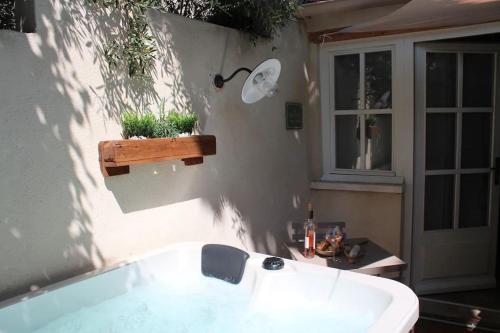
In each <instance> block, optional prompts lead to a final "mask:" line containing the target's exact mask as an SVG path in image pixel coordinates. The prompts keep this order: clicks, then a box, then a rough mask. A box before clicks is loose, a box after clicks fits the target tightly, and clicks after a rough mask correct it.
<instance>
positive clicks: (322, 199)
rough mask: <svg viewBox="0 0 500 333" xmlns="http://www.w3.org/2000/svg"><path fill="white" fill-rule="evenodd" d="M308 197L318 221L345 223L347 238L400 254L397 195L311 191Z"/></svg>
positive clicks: (399, 216)
mask: <svg viewBox="0 0 500 333" xmlns="http://www.w3.org/2000/svg"><path fill="white" fill-rule="evenodd" d="M311 196H312V202H313V205H314V206H315V207H316V212H317V213H316V217H317V220H318V221H321V222H345V223H346V228H347V235H348V237H349V238H358V237H368V238H369V239H370V240H372V241H374V242H375V243H377V244H378V245H380V246H382V247H383V248H384V249H386V250H388V251H389V252H392V253H394V254H395V255H399V254H400V245H401V244H400V233H401V195H400V194H395V193H370V192H353V191H330V190H314V191H312V193H311Z"/></svg>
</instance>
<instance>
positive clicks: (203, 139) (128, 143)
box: [99, 109, 216, 177]
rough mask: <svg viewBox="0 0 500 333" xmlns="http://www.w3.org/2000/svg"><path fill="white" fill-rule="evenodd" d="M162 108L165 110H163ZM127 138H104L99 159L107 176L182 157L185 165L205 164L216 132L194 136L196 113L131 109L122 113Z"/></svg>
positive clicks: (210, 152)
mask: <svg viewBox="0 0 500 333" xmlns="http://www.w3.org/2000/svg"><path fill="white" fill-rule="evenodd" d="M161 110H162V109H161ZM121 122H122V130H123V132H122V134H123V137H124V140H113V141H101V142H100V143H99V161H100V164H101V171H102V173H103V175H104V176H105V177H108V176H116V175H122V174H127V173H129V172H130V168H129V166H130V165H132V164H145V163H154V162H159V161H165V160H174V159H181V160H183V161H184V164H185V165H195V164H201V163H203V156H205V155H215V153H216V140H215V136H213V135H192V134H193V132H194V130H195V128H196V124H197V122H198V117H197V116H196V114H194V113H178V112H176V111H170V112H168V113H165V112H164V111H163V110H162V111H161V112H160V115H159V116H155V115H154V114H153V113H152V112H149V111H146V112H140V111H135V110H129V111H127V112H125V113H123V114H122V119H121Z"/></svg>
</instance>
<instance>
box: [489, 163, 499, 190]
mask: <svg viewBox="0 0 500 333" xmlns="http://www.w3.org/2000/svg"><path fill="white" fill-rule="evenodd" d="M490 169H491V171H493V172H494V174H493V177H494V179H495V185H498V183H499V181H500V157H497V158H495V166H494V167H492V168H490Z"/></svg>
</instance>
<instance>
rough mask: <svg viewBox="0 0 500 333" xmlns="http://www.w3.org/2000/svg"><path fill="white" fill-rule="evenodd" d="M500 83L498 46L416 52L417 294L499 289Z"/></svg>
mask: <svg viewBox="0 0 500 333" xmlns="http://www.w3.org/2000/svg"><path fill="white" fill-rule="evenodd" d="M497 77H498V54H497V49H495V46H491V45H474V44H470V45H464V44H461V45H456V44H422V45H419V46H417V47H416V49H415V179H414V182H415V184H414V189H415V193H414V198H415V199H414V200H415V201H414V230H413V269H412V284H413V287H414V288H415V290H416V292H417V293H419V294H429V293H438V292H445V291H458V290H469V289H479V288H488V287H493V286H494V285H495V262H496V242H497V224H498V205H499V198H498V188H499V186H498V183H499V176H500V175H499V174H498V172H499V171H500V170H498V169H496V168H497V167H500V165H498V163H497V157H500V144H499V138H500V131H499V129H500V123H499V118H500V117H497V114H496V110H495V108H496V105H498V103H499V100H498V95H499V94H498V93H497V92H498V85H497V83H496V79H497Z"/></svg>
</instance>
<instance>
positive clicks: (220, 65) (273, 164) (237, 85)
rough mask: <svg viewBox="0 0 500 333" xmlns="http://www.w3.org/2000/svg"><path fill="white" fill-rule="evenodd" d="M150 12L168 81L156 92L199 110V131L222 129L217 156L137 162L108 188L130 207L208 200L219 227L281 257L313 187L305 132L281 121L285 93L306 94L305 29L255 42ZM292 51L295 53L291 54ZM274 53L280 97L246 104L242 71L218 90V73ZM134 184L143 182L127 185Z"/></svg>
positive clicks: (160, 71) (160, 70)
mask: <svg viewBox="0 0 500 333" xmlns="http://www.w3.org/2000/svg"><path fill="white" fill-rule="evenodd" d="M150 14H151V20H152V22H153V24H152V26H153V30H154V35H155V37H156V38H157V41H158V45H159V63H160V68H158V69H157V72H158V73H157V75H158V76H159V77H160V78H163V79H164V80H165V82H164V83H161V86H160V87H161V88H160V89H159V90H160V91H170V96H169V97H167V103H170V105H171V106H172V107H173V108H175V109H177V110H193V111H195V112H196V113H197V114H198V115H199V118H200V122H201V127H202V131H203V132H204V133H205V134H214V135H216V136H217V155H216V156H209V157H206V158H205V163H204V164H203V165H202V166H194V167H185V166H183V164H182V163H181V162H173V163H172V162H167V163H159V164H153V165H143V166H132V169H131V173H130V174H129V175H125V176H119V177H114V178H113V177H111V178H107V179H106V186H107V187H108V189H110V190H111V191H112V192H113V194H114V195H115V197H116V199H117V201H118V203H119V205H120V207H121V209H122V210H123V211H124V212H126V213H127V212H134V211H140V210H144V209H150V208H155V207H160V206H165V205H169V204H173V203H177V202H182V201H187V200H191V199H195V198H202V199H203V200H204V201H205V202H206V203H208V204H209V205H210V207H211V209H212V211H213V212H214V221H213V224H214V225H216V224H223V223H231V228H232V229H233V230H234V232H235V233H236V235H237V236H238V238H239V239H240V240H241V242H242V243H243V244H248V245H249V246H250V247H253V248H256V249H257V250H258V251H261V252H267V253H277V254H282V255H284V254H285V253H284V252H281V251H282V249H281V248H280V243H281V241H282V240H284V239H285V238H286V237H287V232H286V223H287V222H288V221H296V220H297V216H302V215H303V214H302V212H303V205H304V203H305V202H304V201H306V200H307V197H305V194H306V193H308V189H307V188H308V177H307V172H308V171H307V162H306V161H307V158H306V149H305V142H303V139H302V138H301V132H297V131H295V132H292V131H286V129H285V119H284V111H285V110H284V105H285V101H286V100H293V101H297V100H298V101H303V100H306V93H307V92H306V89H305V77H304V72H303V71H304V63H303V61H304V57H305V55H304V54H301V52H304V51H303V50H300V49H301V48H304V47H305V43H304V39H303V38H304V36H303V35H301V33H300V28H299V27H297V26H293V27H289V29H290V30H289V31H288V33H289V34H290V35H292V36H294V37H296V38H291V39H285V38H283V39H281V38H278V39H277V40H276V41H275V42H270V41H261V42H259V43H258V45H257V46H254V45H253V44H252V43H251V42H250V41H249V38H248V36H247V35H245V34H242V33H239V32H237V31H234V30H231V29H227V28H223V27H219V26H215V25H212V24H207V23H203V22H198V21H190V20H186V19H185V18H183V17H179V16H176V15H170V14H162V13H159V12H151V13H150ZM290 52H297V57H291V58H290V57H287V58H286V59H285V57H284V55H286V54H287V53H290ZM271 57H277V58H280V59H281V60H282V62H283V66H284V71H283V72H282V76H281V78H280V81H281V82H284V83H289V84H288V86H286V87H287V89H283V91H282V92H281V93H280V95H281V96H278V97H276V98H272V99H264V100H262V101H260V102H258V103H256V104H253V105H245V104H243V102H242V101H241V88H242V86H243V82H244V80H245V78H246V76H245V75H242V74H239V75H238V76H237V77H235V79H233V80H232V81H231V82H229V83H228V84H226V86H225V88H224V90H222V91H216V90H215V89H214V88H213V85H212V80H213V77H214V75H215V74H217V73H222V74H223V75H224V76H228V75H229V74H230V73H232V72H233V71H234V70H235V69H237V68H239V67H242V66H244V67H249V68H254V67H255V66H257V65H258V64H259V63H260V62H261V61H264V60H265V59H267V58H271ZM284 59H285V60H284ZM160 81H161V80H160ZM294 81H295V82H294ZM137 188H143V189H145V190H144V191H140V190H139V191H134V192H133V193H131V191H130V189H137ZM227 214H229V216H227Z"/></svg>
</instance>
